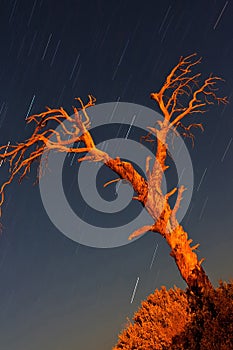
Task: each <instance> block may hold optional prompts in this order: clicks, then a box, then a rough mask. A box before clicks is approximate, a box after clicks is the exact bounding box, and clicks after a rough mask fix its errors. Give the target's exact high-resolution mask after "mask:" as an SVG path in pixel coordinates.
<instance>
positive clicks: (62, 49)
mask: <svg viewBox="0 0 233 350" xmlns="http://www.w3.org/2000/svg"><path fill="white" fill-rule="evenodd" d="M232 18H233V4H232V3H231V2H230V1H225V0H223V1H221V0H219V1H207V0H204V1H200V0H198V1H174V2H171V1H167V0H163V1H144V2H143V1H127V0H117V1H112V0H108V1H107V0H99V1H97V0H96V1H91V0H90V1H78V0H77V1H70V0H67V1H62V0H61V1H54V0H49V1H44V0H35V1H34V0H32V1H29V0H14V1H11V0H7V1H6V0H4V1H0V40H1V56H0V62H1V64H0V113H1V114H0V135H1V144H2V145H3V144H7V142H8V141H11V143H16V142H19V141H23V140H24V139H26V138H27V137H30V134H31V132H32V129H31V128H30V127H29V126H27V127H26V126H25V125H26V124H25V118H26V117H27V115H28V113H30V114H32V113H37V112H41V111H43V110H44V109H45V106H47V105H48V106H50V107H60V106H63V107H64V108H65V109H67V111H69V112H70V113H71V112H72V108H71V107H72V105H73V104H74V98H75V97H78V96H80V97H82V98H83V99H85V98H86V96H87V95H88V94H89V93H91V94H93V95H94V96H95V97H96V98H97V103H105V102H116V101H118V100H119V101H124V102H131V103H137V104H140V105H143V106H147V107H149V108H154V109H155V110H156V111H158V107H157V106H156V105H155V103H154V101H152V100H151V99H150V93H151V92H156V91H158V90H159V89H160V87H161V84H162V83H163V81H164V79H165V78H166V75H167V74H168V72H169V71H170V69H171V68H172V67H173V66H174V65H175V64H176V63H177V62H178V60H179V57H180V56H182V55H183V56H185V55H189V54H192V53H193V52H197V54H198V56H201V57H203V61H202V64H201V65H200V66H199V67H198V70H199V71H200V72H202V73H203V77H207V76H208V75H209V73H211V72H213V73H214V74H216V75H219V76H221V77H223V78H224V79H225V83H223V84H220V85H219V87H220V94H221V95H222V96H225V95H227V96H228V99H229V102H230V103H229V104H228V105H227V106H220V107H218V106H215V107H211V108H210V110H209V111H208V112H207V114H205V115H201V116H199V117H198V116H197V120H198V122H200V121H201V122H203V126H204V128H205V131H204V133H201V132H200V131H199V130H197V131H196V132H195V135H196V139H195V147H194V148H193V149H192V147H191V142H190V141H188V140H187V147H188V148H189V150H190V154H191V158H192V162H193V168H194V192H193V198H192V202H191V205H190V208H189V210H188V212H187V215H186V216H185V218H184V220H183V222H182V224H183V225H184V227H185V229H186V231H187V232H188V233H189V236H190V237H191V238H192V239H193V241H194V243H200V248H199V256H200V258H202V257H205V258H206V260H205V262H204V264H203V266H204V268H205V270H206V272H207V274H208V275H209V277H210V279H211V281H212V282H213V283H214V285H217V283H218V281H219V280H220V279H222V280H227V281H228V280H229V279H230V278H233V272H232V266H233V255H232V248H233V229H232V224H233V215H232V213H233V176H232V171H233V163H232V160H233V142H232V137H233V113H232V95H233V37H232V33H233V21H232ZM119 156H120V155H119ZM67 164H68V166H69V162H68V163H67ZM70 169H71V170H70V171H73V172H74V169H75V168H72V167H70ZM72 169H73V170H72ZM0 170H1V174H2V179H5V177H6V175H7V167H6V166H5V165H3V166H2V167H1V169H0ZM68 172H69V171H68ZM67 176H68V175H67ZM34 180H35V172H34V170H33V171H32V173H31V174H30V176H28V178H27V179H25V181H23V183H22V184H21V185H18V183H17V181H15V182H14V183H13V184H12V185H11V186H10V187H9V188H8V189H7V192H6V201H5V205H4V206H3V214H2V218H1V221H2V224H3V226H4V228H3V232H2V235H1V237H0V281H1V284H0V349H3V350H16V349H17V350H39V349H40V350H41V349H44V350H55V349H56V350H77V349H78V350H79V349H80V350H82V349H85V350H100V349H101V350H107V349H111V347H112V346H113V345H114V344H115V343H116V341H117V335H118V333H119V331H120V330H121V329H122V328H123V327H124V325H125V324H126V322H127V317H129V318H130V317H132V315H133V313H134V312H135V311H136V310H137V308H138V307H139V306H140V303H141V301H142V300H143V299H145V298H146V297H147V296H148V295H149V294H150V293H152V292H153V291H154V290H155V289H156V288H160V287H161V286H162V285H165V286H166V287H168V288H170V287H173V286H174V284H175V285H176V286H178V287H181V288H185V287H186V285H185V283H184V282H183V280H182V278H181V277H180V275H179V272H178V269H177V267H176V265H175V262H174V260H173V259H172V258H171V257H170V256H169V248H168V246H167V244H166V242H164V241H163V240H162V238H161V237H160V236H159V235H156V234H155V233H147V234H146V235H144V236H143V237H142V238H141V239H139V240H137V241H135V242H133V243H131V244H128V245H125V246H122V247H118V248H111V249H97V248H91V247H87V246H83V245H80V244H78V243H76V242H74V241H72V240H69V239H68V238H67V237H65V236H64V235H63V234H62V233H61V232H59V230H58V229H57V228H56V227H55V226H54V225H53V224H52V222H51V221H50V219H49V218H48V216H47V214H46V211H45V209H44V207H43V204H42V201H41V197H40V192H39V188H38V186H33V182H34ZM76 199H77V203H78V198H76ZM145 224H147V223H145ZM130 233H131V232H129V234H130ZM156 247H158V249H157V252H156V255H155V259H154V261H153V264H152V266H151V262H152V258H153V254H154V252H155V248H156ZM136 282H138V283H137V289H136V293H135V297H134V300H133V302H132V303H131V298H132V293H133V290H134V287H135V283H136Z"/></svg>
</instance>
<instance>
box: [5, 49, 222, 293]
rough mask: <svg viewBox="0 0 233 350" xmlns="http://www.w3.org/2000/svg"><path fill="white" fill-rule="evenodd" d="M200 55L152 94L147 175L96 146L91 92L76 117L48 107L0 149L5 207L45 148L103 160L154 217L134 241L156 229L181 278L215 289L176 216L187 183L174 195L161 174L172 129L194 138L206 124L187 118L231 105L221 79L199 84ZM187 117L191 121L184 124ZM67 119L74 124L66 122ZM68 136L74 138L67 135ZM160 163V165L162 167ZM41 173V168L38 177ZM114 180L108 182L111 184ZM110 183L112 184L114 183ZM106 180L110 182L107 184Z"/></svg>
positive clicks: (194, 288)
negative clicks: (221, 92) (154, 118)
mask: <svg viewBox="0 0 233 350" xmlns="http://www.w3.org/2000/svg"><path fill="white" fill-rule="evenodd" d="M195 57H196V54H193V55H190V56H188V57H184V58H183V57H181V58H180V60H179V62H178V64H177V65H176V66H175V67H174V68H173V69H172V70H171V72H170V73H169V74H168V76H167V78H166V81H165V82H164V84H163V86H162V88H161V89H160V90H159V92H157V93H152V94H151V98H152V99H153V100H155V101H156V102H157V104H158V106H159V108H160V110H161V112H162V114H163V120H162V121H161V122H159V123H158V125H157V127H149V128H148V129H149V133H148V135H147V136H146V137H145V140H146V141H150V140H151V138H150V136H151V135H155V136H156V138H157V149H156V154H155V159H156V161H155V162H154V164H153V165H152V170H151V171H150V169H149V168H150V166H149V161H150V159H149V157H148V158H147V159H146V168H147V179H145V178H144V177H142V176H141V175H140V174H139V173H138V172H137V171H136V170H135V168H134V167H133V165H132V164H131V163H130V162H128V161H123V160H121V159H120V158H119V157H116V158H115V159H113V158H111V156H110V155H109V154H107V153H106V152H103V151H101V150H100V149H98V148H97V147H96V146H95V143H94V141H93V138H92V135H91V133H90V132H89V131H88V129H89V128H90V119H89V116H88V113H87V109H88V107H91V106H93V105H94V103H95V98H94V97H93V96H91V95H89V101H88V103H87V104H84V103H83V101H82V100H81V99H80V98H77V100H78V102H79V106H80V107H73V111H74V113H73V115H71V116H70V115H69V114H68V113H67V112H66V111H65V110H64V109H63V108H59V109H51V108H48V107H47V110H46V111H45V112H43V113H40V114H35V115H32V116H30V117H29V118H28V119H27V123H31V122H35V123H36V127H35V130H34V132H33V134H32V136H31V137H30V138H29V139H28V140H26V141H24V142H22V143H18V144H17V145H11V144H10V145H9V143H8V145H5V146H2V147H0V158H1V161H4V162H5V161H8V162H9V167H10V177H9V179H8V180H7V181H6V182H4V183H3V185H2V186H1V189H0V195H1V198H0V207H1V206H2V204H3V202H4V191H5V187H6V186H7V185H9V184H10V183H12V181H13V179H14V178H15V177H16V176H17V175H20V181H21V180H22V179H23V178H24V177H25V176H26V174H27V173H29V172H30V168H31V165H32V164H33V163H34V162H35V161H36V160H39V159H40V157H41V156H42V154H43V153H44V152H50V151H51V150H53V151H57V152H65V153H87V154H86V155H84V156H82V157H81V158H79V159H78V161H79V162H83V161H87V160H88V161H93V162H102V163H104V164H105V165H106V166H107V167H109V168H110V169H112V170H113V171H114V172H115V173H117V174H118V175H119V180H120V179H124V180H127V181H128V182H129V183H130V184H131V185H132V187H133V189H134V191H135V192H136V193H137V196H136V197H133V199H135V200H138V201H139V202H141V203H142V205H143V206H144V207H145V208H146V209H147V211H148V213H149V214H150V215H151V217H152V218H153V221H154V224H153V225H152V226H148V225H146V226H144V227H142V228H139V229H138V230H137V231H135V232H133V233H132V234H131V235H130V236H129V239H133V238H135V237H137V236H138V235H141V234H143V233H145V232H147V231H153V232H157V233H159V234H160V235H162V236H163V237H164V238H165V239H166V241H167V243H168V244H169V246H170V248H171V253H170V254H171V256H172V257H174V259H175V262H176V264H177V266H178V269H179V271H180V274H181V276H182V278H183V279H184V280H185V282H186V283H187V285H188V287H189V288H190V290H192V291H195V292H197V291H203V290H211V289H212V288H213V287H212V285H211V282H210V281H209V279H208V276H207V275H206V273H205V271H204V269H203V267H202V266H201V263H202V260H203V259H202V260H201V261H199V260H198V256H197V254H196V253H195V250H196V248H197V246H198V245H195V246H193V247H192V246H191V245H190V244H191V243H192V240H191V239H189V238H188V235H187V233H186V232H185V230H184V228H183V227H182V225H180V223H179V222H178V220H177V217H176V214H177V211H178V209H179V207H180V203H181V200H182V193H183V192H184V190H185V188H184V186H180V187H179V188H174V189H173V190H171V191H170V192H169V193H163V191H162V177H163V174H164V173H165V171H166V170H167V168H168V166H167V165H166V160H167V157H168V144H167V137H168V133H169V131H170V130H171V129H173V130H178V129H180V130H181V131H182V134H183V136H184V137H190V138H191V139H192V141H193V139H194V135H193V133H192V128H193V127H199V128H202V124H201V123H195V124H194V123H189V122H188V119H189V117H190V116H191V115H193V114H194V113H196V114H199V115H201V114H203V113H205V111H206V107H207V106H208V105H212V104H214V102H217V103H218V104H220V103H224V104H225V103H227V99H226V97H218V96H217V91H218V88H217V87H216V84H217V83H218V81H220V80H222V79H221V78H219V77H217V76H212V75H210V76H209V77H208V78H207V79H205V80H204V81H203V82H200V78H201V73H196V74H194V73H193V69H194V68H195V66H197V65H198V64H199V63H200V61H201V60H200V59H196V58H195ZM186 120H187V123H188V125H186V124H185V123H184V122H185V121H186ZM64 121H66V123H69V124H70V126H71V127H72V131H70V130H71V128H67V127H66V126H65V123H64ZM50 122H54V123H57V124H60V125H61V126H62V130H63V133H64V135H66V139H63V138H62V136H61V135H60V134H59V133H58V132H57V131H56V130H55V128H52V127H51V128H49V127H48V124H49V123H50ZM67 136H69V139H67ZM74 142H81V143H82V144H83V147H79V148H75V147H72V146H71V145H73V144H74ZM158 165H159V166H158ZM39 176H41V168H40V167H39V171H38V177H39ZM113 181H115V180H112V181H109V183H111V182H113ZM109 183H107V184H109ZM107 184H106V185H107ZM175 193H176V196H177V197H176V203H175V205H174V206H173V207H171V205H170V204H169V198H170V197H171V196H173V195H174V194H175Z"/></svg>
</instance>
